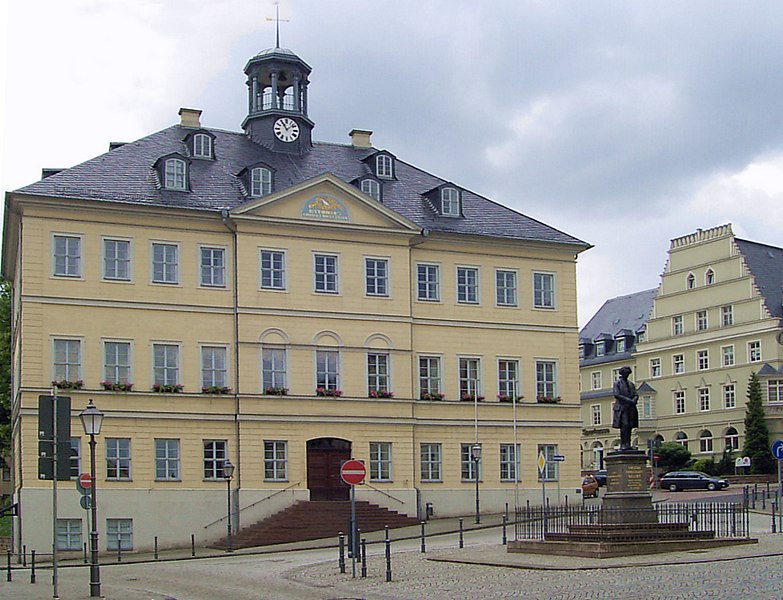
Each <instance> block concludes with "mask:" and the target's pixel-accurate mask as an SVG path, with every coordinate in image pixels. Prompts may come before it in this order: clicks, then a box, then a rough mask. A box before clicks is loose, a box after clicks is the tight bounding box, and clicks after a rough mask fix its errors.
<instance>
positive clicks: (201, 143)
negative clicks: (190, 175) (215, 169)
mask: <svg viewBox="0 0 783 600" xmlns="http://www.w3.org/2000/svg"><path fill="white" fill-rule="evenodd" d="M193 156H198V157H199V158H212V138H211V137H210V136H208V135H207V134H206V133H197V134H196V135H194V136H193Z"/></svg>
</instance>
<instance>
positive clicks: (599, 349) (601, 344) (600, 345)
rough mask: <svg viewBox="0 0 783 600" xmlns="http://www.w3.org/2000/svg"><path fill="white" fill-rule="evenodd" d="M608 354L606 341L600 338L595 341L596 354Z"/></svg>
mask: <svg viewBox="0 0 783 600" xmlns="http://www.w3.org/2000/svg"><path fill="white" fill-rule="evenodd" d="M605 354H606V342H605V341H604V340H599V341H597V342H596V343H595V355H596V356H604V355H605Z"/></svg>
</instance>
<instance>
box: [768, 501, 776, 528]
mask: <svg viewBox="0 0 783 600" xmlns="http://www.w3.org/2000/svg"><path fill="white" fill-rule="evenodd" d="M769 505H770V507H771V508H772V533H775V503H774V502H770V503H769Z"/></svg>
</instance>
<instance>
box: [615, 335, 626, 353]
mask: <svg viewBox="0 0 783 600" xmlns="http://www.w3.org/2000/svg"><path fill="white" fill-rule="evenodd" d="M614 351H615V352H625V338H624V337H619V338H617V339H616V340H615V346H614Z"/></svg>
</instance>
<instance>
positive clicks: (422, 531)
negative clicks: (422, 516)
mask: <svg viewBox="0 0 783 600" xmlns="http://www.w3.org/2000/svg"><path fill="white" fill-rule="evenodd" d="M421 551H422V552H426V551H427V547H426V546H425V545H424V521H422V522H421Z"/></svg>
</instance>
